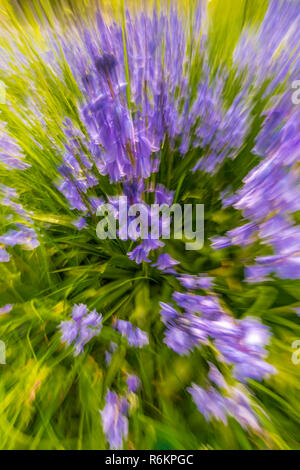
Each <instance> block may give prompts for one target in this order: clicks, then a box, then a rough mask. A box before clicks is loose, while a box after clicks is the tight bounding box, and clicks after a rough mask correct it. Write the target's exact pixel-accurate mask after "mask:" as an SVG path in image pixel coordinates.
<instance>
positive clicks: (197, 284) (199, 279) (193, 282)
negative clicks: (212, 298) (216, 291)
mask: <svg viewBox="0 0 300 470" xmlns="http://www.w3.org/2000/svg"><path fill="white" fill-rule="evenodd" d="M178 280H179V281H180V283H181V285H182V286H183V287H185V288H186V289H191V290H196V289H210V288H211V287H212V285H213V278H212V277H209V276H205V275H199V274H198V275H197V276H193V275H192V274H181V275H180V276H179V277H178Z"/></svg>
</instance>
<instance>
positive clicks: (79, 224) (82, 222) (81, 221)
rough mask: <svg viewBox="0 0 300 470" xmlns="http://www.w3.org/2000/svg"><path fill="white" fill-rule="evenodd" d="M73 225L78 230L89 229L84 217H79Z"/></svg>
mask: <svg viewBox="0 0 300 470" xmlns="http://www.w3.org/2000/svg"><path fill="white" fill-rule="evenodd" d="M72 224H73V225H74V226H75V227H76V228H78V230H82V229H83V228H86V227H87V223H86V220H85V218H84V217H78V218H77V219H76V220H74V221H73V222H72Z"/></svg>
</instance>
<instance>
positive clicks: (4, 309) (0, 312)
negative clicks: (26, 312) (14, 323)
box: [0, 304, 13, 315]
mask: <svg viewBox="0 0 300 470" xmlns="http://www.w3.org/2000/svg"><path fill="white" fill-rule="evenodd" d="M12 308H13V305H12V304H7V305H4V307H1V308H0V315H4V314H5V313H9V312H10V311H11V310H12Z"/></svg>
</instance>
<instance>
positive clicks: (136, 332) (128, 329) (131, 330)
mask: <svg viewBox="0 0 300 470" xmlns="http://www.w3.org/2000/svg"><path fill="white" fill-rule="evenodd" d="M114 328H115V329H116V330H118V331H119V333H121V335H122V336H124V337H125V338H127V341H128V343H129V345H130V346H133V347H135V348H142V347H143V346H146V345H147V344H148V343H149V339H148V335H147V333H145V331H142V330H140V329H139V328H137V327H136V326H133V325H132V324H131V323H130V322H128V321H125V320H117V321H116V323H115V325H114Z"/></svg>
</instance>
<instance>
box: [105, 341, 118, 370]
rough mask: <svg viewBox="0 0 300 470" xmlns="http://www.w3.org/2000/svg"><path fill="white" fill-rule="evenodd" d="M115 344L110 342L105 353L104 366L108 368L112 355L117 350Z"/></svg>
mask: <svg viewBox="0 0 300 470" xmlns="http://www.w3.org/2000/svg"><path fill="white" fill-rule="evenodd" d="M117 347H118V346H117V345H116V343H113V342H111V343H110V345H109V349H108V351H105V364H106V365H107V366H109V364H110V363H111V360H112V356H113V353H114V352H115V351H116V350H117Z"/></svg>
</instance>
